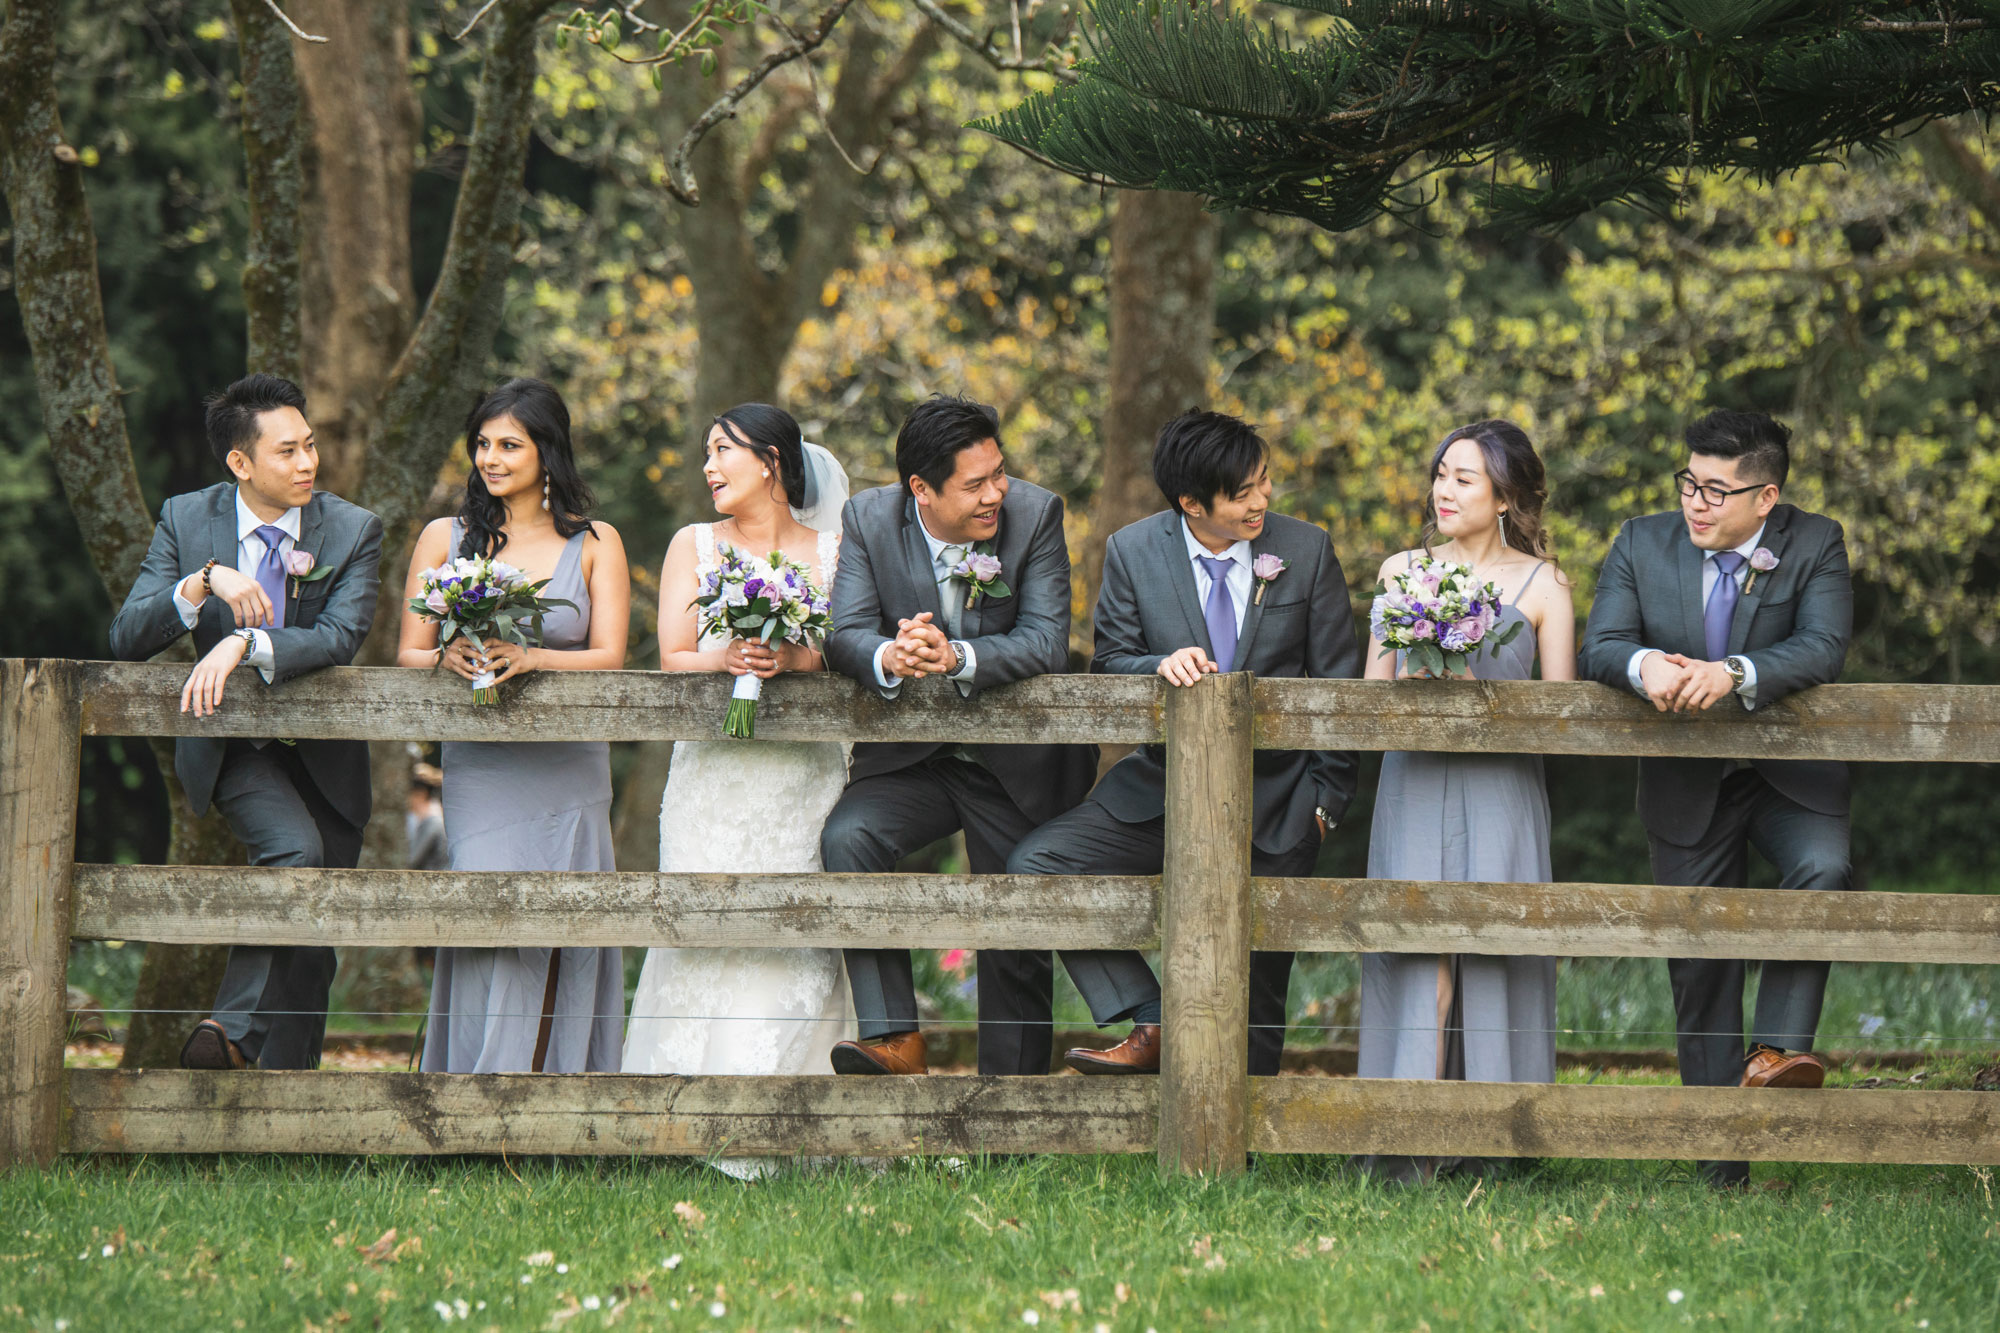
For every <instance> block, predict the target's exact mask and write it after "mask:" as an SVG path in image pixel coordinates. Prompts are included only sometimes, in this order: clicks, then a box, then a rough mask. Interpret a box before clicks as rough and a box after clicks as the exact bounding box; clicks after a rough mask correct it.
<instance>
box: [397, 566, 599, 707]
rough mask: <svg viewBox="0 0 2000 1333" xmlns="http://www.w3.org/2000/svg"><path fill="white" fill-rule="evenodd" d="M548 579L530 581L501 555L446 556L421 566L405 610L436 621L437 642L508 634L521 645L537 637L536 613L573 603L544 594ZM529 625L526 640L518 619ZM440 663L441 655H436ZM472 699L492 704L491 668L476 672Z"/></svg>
mask: <svg viewBox="0 0 2000 1333" xmlns="http://www.w3.org/2000/svg"><path fill="white" fill-rule="evenodd" d="M548 583H549V581H548V580H547V579H542V580H541V581H540V582H537V583H530V582H529V581H528V576H527V575H526V574H523V573H522V572H521V571H520V570H518V569H516V568H514V567H513V566H512V565H510V564H508V563H507V562H506V561H504V560H494V559H491V558H489V557H487V556H479V557H477V558H476V559H461V560H449V561H446V562H445V563H444V564H442V565H439V566H438V567H437V568H436V569H427V570H425V571H424V582H423V588H422V595H421V596H419V597H412V598H411V599H410V610H412V611H414V612H416V613H417V614H418V615H420V616H422V617H423V618H424V619H425V620H435V621H436V622H437V625H438V643H439V645H440V646H443V645H445V644H449V643H450V642H451V641H452V640H453V639H459V638H466V639H471V640H472V642H473V644H474V646H475V647H477V646H483V645H484V644H485V642H486V641H487V640H488V639H511V640H512V641H513V642H515V643H518V644H520V645H521V646H522V647H523V648H529V647H534V646H537V645H539V644H540V643H541V641H542V617H543V616H544V615H546V614H548V612H549V611H550V610H551V609H552V608H554V607H558V606H574V605H575V603H574V602H566V601H564V600H563V599H562V598H560V597H544V596H542V595H541V593H542V589H543V588H545V587H547V586H548ZM524 623H525V624H529V625H532V626H533V627H534V638H533V640H532V641H531V640H530V639H529V637H528V634H527V632H526V631H524V630H523V629H522V625H523V624H524ZM438 660H439V661H440V662H442V661H443V660H444V659H443V657H442V656H440V657H439V659H438ZM472 702H473V703H475V704H497V703H499V702H500V690H499V687H498V686H496V685H495V684H494V683H493V673H492V672H491V671H482V672H480V673H479V674H478V675H477V676H476V677H474V678H473V682H472Z"/></svg>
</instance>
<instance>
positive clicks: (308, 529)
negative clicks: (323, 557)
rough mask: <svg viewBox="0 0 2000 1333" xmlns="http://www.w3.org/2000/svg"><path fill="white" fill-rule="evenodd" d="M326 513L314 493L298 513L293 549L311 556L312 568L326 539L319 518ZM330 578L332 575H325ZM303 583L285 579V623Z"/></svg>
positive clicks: (317, 564)
mask: <svg viewBox="0 0 2000 1333" xmlns="http://www.w3.org/2000/svg"><path fill="white" fill-rule="evenodd" d="M325 515H326V506H325V505H324V504H322V503H321V501H320V498H319V496H317V495H315V496H313V498H312V499H311V500H309V501H307V502H306V507H305V510H304V512H302V513H301V514H300V515H299V539H298V540H297V541H295V542H293V543H292V549H293V550H294V551H304V552H305V553H306V554H308V555H310V556H311V557H312V558H313V568H315V569H317V568H319V552H320V547H321V546H322V545H323V544H324V543H325V541H326V533H325V532H324V531H323V524H322V522H321V520H322V519H323V518H324V517H325ZM327 577H328V578H332V577H333V575H331V574H329V575H327ZM303 586H304V585H302V584H301V583H299V581H298V580H296V579H286V580H285V623H286V624H287V625H289V624H291V623H292V619H293V616H292V613H293V612H294V611H296V610H298V607H299V592H300V590H301V589H302V588H303Z"/></svg>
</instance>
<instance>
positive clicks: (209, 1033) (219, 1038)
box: [181, 1018, 250, 1069]
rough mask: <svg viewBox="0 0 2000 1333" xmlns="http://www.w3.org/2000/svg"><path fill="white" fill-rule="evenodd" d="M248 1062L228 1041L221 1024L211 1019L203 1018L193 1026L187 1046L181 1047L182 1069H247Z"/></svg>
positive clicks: (238, 1048)
mask: <svg viewBox="0 0 2000 1333" xmlns="http://www.w3.org/2000/svg"><path fill="white" fill-rule="evenodd" d="M249 1067H250V1062H249V1061H248V1060H246V1059H244V1058H243V1051H242V1048H241V1047H239V1046H237V1044H236V1043H235V1042H233V1041H231V1040H230V1039H229V1034H228V1033H226V1032H224V1031H223V1030H222V1024H220V1023H218V1022H216V1021H215V1020H214V1019H212V1018H204V1019H202V1020H201V1022H199V1023H197V1024H195V1025H194V1031H193V1032H191V1033H189V1034H188V1039H187V1044H186V1045H184V1046H182V1047H181V1068H182V1069H247V1068H249Z"/></svg>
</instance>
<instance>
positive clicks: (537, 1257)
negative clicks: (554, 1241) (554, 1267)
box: [521, 1250, 556, 1268]
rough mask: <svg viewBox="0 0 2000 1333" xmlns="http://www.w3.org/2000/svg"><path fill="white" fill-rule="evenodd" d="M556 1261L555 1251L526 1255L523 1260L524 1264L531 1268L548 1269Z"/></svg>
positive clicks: (541, 1251)
mask: <svg viewBox="0 0 2000 1333" xmlns="http://www.w3.org/2000/svg"><path fill="white" fill-rule="evenodd" d="M555 1261H556V1252H555V1251H554V1250H536V1251H535V1252H534V1253H533V1254H530V1255H526V1256H524V1257H523V1258H522V1260H521V1262H522V1263H524V1264H526V1265H527V1266H528V1267H530V1268H547V1267H548V1266H549V1265H550V1264H552V1263H554V1262H555Z"/></svg>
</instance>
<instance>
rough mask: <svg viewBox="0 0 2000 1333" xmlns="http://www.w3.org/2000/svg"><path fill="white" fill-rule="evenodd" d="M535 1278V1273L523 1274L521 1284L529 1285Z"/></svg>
mask: <svg viewBox="0 0 2000 1333" xmlns="http://www.w3.org/2000/svg"><path fill="white" fill-rule="evenodd" d="M534 1280H535V1275H534V1274H533V1273H523V1274H521V1285H522V1286H524V1287H525V1286H527V1285H528V1284H529V1283H530V1282H533V1281H534Z"/></svg>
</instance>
